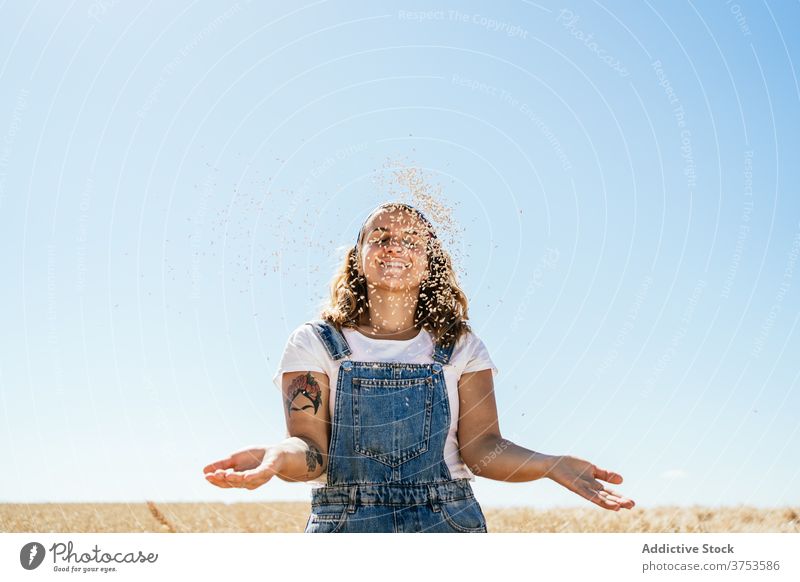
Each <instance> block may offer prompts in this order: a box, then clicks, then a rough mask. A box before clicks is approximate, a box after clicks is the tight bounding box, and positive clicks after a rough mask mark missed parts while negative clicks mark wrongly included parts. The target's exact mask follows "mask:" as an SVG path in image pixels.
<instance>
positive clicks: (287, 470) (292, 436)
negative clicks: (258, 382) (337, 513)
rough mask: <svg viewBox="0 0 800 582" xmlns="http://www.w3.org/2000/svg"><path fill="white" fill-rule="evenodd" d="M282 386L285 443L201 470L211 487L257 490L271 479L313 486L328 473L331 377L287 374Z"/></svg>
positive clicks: (238, 454) (234, 456)
mask: <svg viewBox="0 0 800 582" xmlns="http://www.w3.org/2000/svg"><path fill="white" fill-rule="evenodd" d="M281 385H282V390H283V412H284V416H285V418H286V433H287V438H286V439H284V440H282V441H281V442H279V443H277V444H274V445H267V446H260V447H258V446H257V447H249V448H247V449H243V450H241V451H238V452H236V453H234V454H232V455H231V456H230V457H228V458H226V459H222V460H220V461H216V462H214V463H211V464H209V465H206V467H204V469H203V471H204V472H205V474H206V479H207V480H208V481H209V482H210V483H212V484H213V485H217V486H218V487H243V488H245V489H255V488H256V487H260V486H261V485H263V484H264V483H266V482H267V481H269V480H270V479H271V478H272V477H278V478H279V479H282V480H284V481H310V480H311V479H315V478H317V477H318V476H319V475H321V474H322V473H323V472H325V471H326V470H327V467H328V441H329V439H330V424H331V422H330V410H329V406H328V396H329V395H330V390H329V385H328V376H327V374H324V373H321V372H286V373H284V374H283V378H282V380H281Z"/></svg>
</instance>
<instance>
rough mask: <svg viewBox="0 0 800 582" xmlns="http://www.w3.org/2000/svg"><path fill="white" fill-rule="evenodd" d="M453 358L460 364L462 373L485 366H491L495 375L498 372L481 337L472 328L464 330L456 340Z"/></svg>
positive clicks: (485, 367) (484, 367)
mask: <svg viewBox="0 0 800 582" xmlns="http://www.w3.org/2000/svg"><path fill="white" fill-rule="evenodd" d="M453 360H454V362H458V363H459V364H460V367H461V369H462V373H463V372H474V371H478V370H484V369H487V368H491V369H492V370H493V371H494V374H495V375H497V373H498V372H499V370H498V369H497V366H496V365H495V364H494V362H493V360H492V357H491V355H490V354H489V350H488V348H487V347H486V344H485V343H484V342H483V339H481V337H480V336H479V335H478V334H477V333H476V332H475V331H474V330H472V329H469V330H467V331H466V332H464V333H463V334H462V335H461V336H460V337H459V338H458V340H457V341H456V345H455V348H454V349H453Z"/></svg>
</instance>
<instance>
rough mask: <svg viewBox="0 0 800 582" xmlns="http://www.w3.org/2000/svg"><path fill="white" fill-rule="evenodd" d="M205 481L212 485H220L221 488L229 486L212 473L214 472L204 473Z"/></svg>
mask: <svg viewBox="0 0 800 582" xmlns="http://www.w3.org/2000/svg"><path fill="white" fill-rule="evenodd" d="M206 481H208V482H209V483H211V484H212V485H216V486H217V487H222V488H223V489H229V488H230V485H228V484H227V483H225V481H222V480H221V479H219V478H218V477H217V476H216V475H214V473H206Z"/></svg>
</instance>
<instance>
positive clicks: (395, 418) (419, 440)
mask: <svg viewBox="0 0 800 582" xmlns="http://www.w3.org/2000/svg"><path fill="white" fill-rule="evenodd" d="M433 393H434V384H433V378H432V377H430V376H427V377H424V378H410V379H376V378H353V437H354V443H353V445H354V449H355V451H356V452H357V453H359V454H361V455H364V456H367V457H371V458H373V459H375V460H376V461H379V462H381V463H384V464H386V465H389V466H390V467H397V466H398V465H401V464H403V463H405V462H406V461H408V460H409V459H412V458H414V457H417V456H419V455H421V454H422V453H424V452H426V451H427V450H428V443H429V441H430V434H431V414H432V411H433Z"/></svg>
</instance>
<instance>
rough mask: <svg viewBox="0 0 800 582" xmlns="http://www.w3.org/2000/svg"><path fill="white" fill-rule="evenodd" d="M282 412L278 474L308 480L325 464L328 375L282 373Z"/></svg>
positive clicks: (327, 438)
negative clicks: (283, 423)
mask: <svg viewBox="0 0 800 582" xmlns="http://www.w3.org/2000/svg"><path fill="white" fill-rule="evenodd" d="M281 383H282V386H283V401H284V406H283V412H284V415H285V418H286V434H287V439H286V440H284V441H283V442H282V443H281V444H282V445H283V459H282V463H281V468H280V471H279V472H278V473H277V475H278V477H279V478H281V479H283V480H284V481H310V480H311V479H316V478H317V477H319V476H320V475H321V474H322V473H324V472H325V471H326V470H327V467H328V441H329V439H330V430H331V420H330V407H329V406H328V402H329V401H328V397H329V396H330V386H329V381H328V375H327V374H325V373H322V372H289V373H284V374H283V379H282V382H281Z"/></svg>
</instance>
